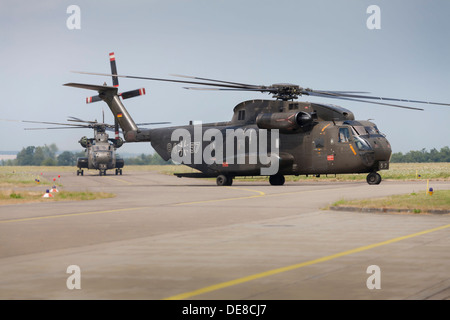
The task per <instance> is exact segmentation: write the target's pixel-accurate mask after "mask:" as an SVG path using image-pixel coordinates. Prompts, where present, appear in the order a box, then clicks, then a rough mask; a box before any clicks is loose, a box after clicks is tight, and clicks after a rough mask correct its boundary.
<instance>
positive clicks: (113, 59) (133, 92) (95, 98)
mask: <svg viewBox="0 0 450 320" xmlns="http://www.w3.org/2000/svg"><path fill="white" fill-rule="evenodd" d="M109 62H110V66H111V74H112V84H113V87H115V88H118V87H119V78H118V77H117V65H116V56H115V54H114V52H111V53H110V54H109ZM105 85H106V84H105ZM144 94H145V88H141V89H135V90H130V91H126V92H122V93H118V95H119V97H121V98H122V99H123V100H125V99H129V98H134V97H137V96H142V95H144ZM102 100H103V99H102V97H101V96H100V95H96V96H91V97H87V98H86V104H89V103H93V102H98V101H102Z"/></svg>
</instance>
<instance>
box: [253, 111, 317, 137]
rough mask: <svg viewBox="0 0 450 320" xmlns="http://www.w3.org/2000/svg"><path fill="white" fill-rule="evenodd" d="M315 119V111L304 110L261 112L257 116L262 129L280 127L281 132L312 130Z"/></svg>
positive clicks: (257, 121) (258, 124) (257, 123)
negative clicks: (294, 111) (295, 111)
mask: <svg viewBox="0 0 450 320" xmlns="http://www.w3.org/2000/svg"><path fill="white" fill-rule="evenodd" d="M314 119H315V114H314V113H312V114H311V113H308V112H303V111H300V112H297V113H289V112H280V113H261V114H260V115H258V117H256V125H257V126H258V128H260V129H279V130H280V132H281V133H296V132H299V131H302V132H304V131H308V130H310V129H311V127H312V125H313V122H314Z"/></svg>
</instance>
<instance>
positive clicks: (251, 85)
mask: <svg viewBox="0 0 450 320" xmlns="http://www.w3.org/2000/svg"><path fill="white" fill-rule="evenodd" d="M172 76H174V77H180V78H188V79H195V80H205V81H213V82H221V83H226V84H234V85H238V86H243V87H259V86H255V85H253V84H246V83H239V82H230V81H223V80H215V79H208V78H199V77H192V76H185V75H181V74H172Z"/></svg>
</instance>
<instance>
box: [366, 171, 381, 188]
mask: <svg viewBox="0 0 450 320" xmlns="http://www.w3.org/2000/svg"><path fill="white" fill-rule="evenodd" d="M366 180H367V183H368V184H370V185H375V184H380V182H381V176H380V175H379V174H378V173H377V172H371V173H369V174H368V175H367V178H366Z"/></svg>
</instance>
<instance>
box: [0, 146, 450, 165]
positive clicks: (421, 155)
mask: <svg viewBox="0 0 450 320" xmlns="http://www.w3.org/2000/svg"><path fill="white" fill-rule="evenodd" d="M57 153H58V147H57V146H56V145H55V144H51V145H49V146H48V145H44V146H43V147H34V146H29V147H26V148H23V149H22V150H21V151H20V152H19V153H18V154H17V157H16V159H13V160H11V159H10V160H2V161H0V165H2V166H76V164H77V158H78V157H85V153H84V152H83V151H80V152H70V151H64V152H62V153H60V154H59V155H57ZM391 162H450V148H449V147H443V148H441V150H439V151H438V150H437V149H436V148H433V149H431V150H430V151H427V150H426V149H425V148H424V149H422V150H420V151H409V152H407V153H405V154H403V153H401V152H396V153H393V154H392V157H391ZM167 164H173V162H172V161H171V160H169V161H164V160H163V159H162V158H161V156H160V155H159V154H157V153H154V154H147V155H146V154H141V155H139V156H136V157H131V158H126V159H125V165H167Z"/></svg>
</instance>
